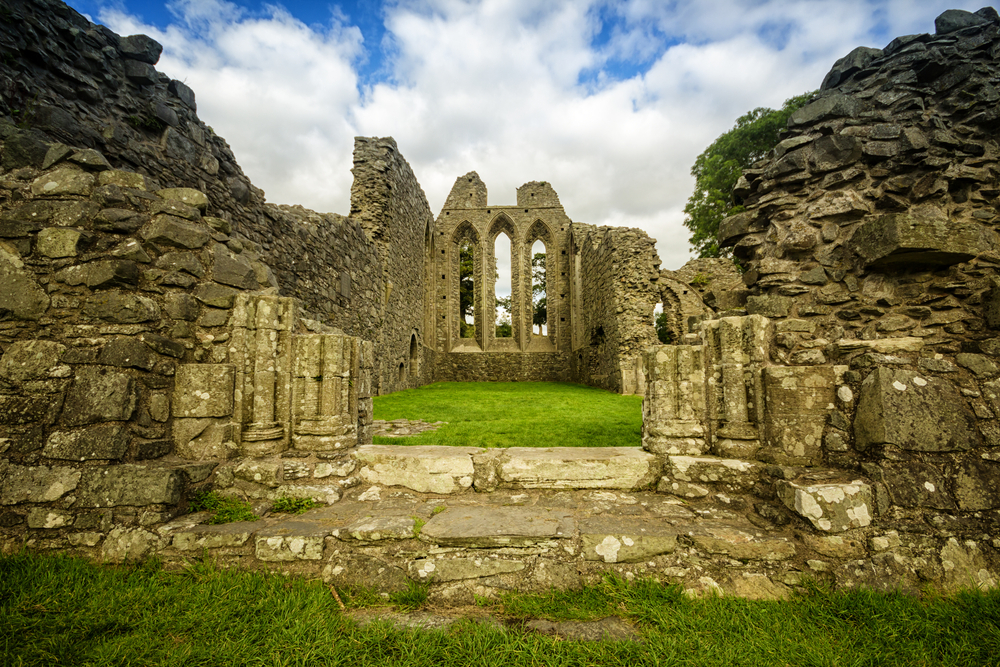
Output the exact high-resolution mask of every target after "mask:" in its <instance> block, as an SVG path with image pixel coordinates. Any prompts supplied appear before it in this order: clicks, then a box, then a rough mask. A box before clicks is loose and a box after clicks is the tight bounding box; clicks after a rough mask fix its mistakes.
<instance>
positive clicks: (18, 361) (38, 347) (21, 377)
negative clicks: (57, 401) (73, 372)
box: [0, 340, 66, 383]
mask: <svg viewBox="0 0 1000 667" xmlns="http://www.w3.org/2000/svg"><path fill="white" fill-rule="evenodd" d="M65 350H66V346H65V345H63V344H61V343H56V342H54V341H48V340H27V341H23V340H20V341H15V342H14V343H11V345H10V347H8V348H7V351H6V352H4V354H3V357H0V378H2V379H4V380H7V381H8V382H14V383H21V382H25V381H27V380H42V379H44V378H46V377H48V375H49V370H50V369H52V368H53V367H54V366H56V365H58V364H59V361H60V359H61V357H62V353H63V352H64V351H65Z"/></svg>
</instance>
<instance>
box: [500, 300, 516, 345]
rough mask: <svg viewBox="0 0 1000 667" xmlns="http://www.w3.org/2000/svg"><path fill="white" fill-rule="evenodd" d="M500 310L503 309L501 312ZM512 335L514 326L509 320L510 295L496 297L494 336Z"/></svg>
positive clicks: (509, 336)
mask: <svg viewBox="0 0 1000 667" xmlns="http://www.w3.org/2000/svg"><path fill="white" fill-rule="evenodd" d="M501 311H504V312H502V313H501ZM513 335H514V327H513V325H511V322H510V297H509V296H498V297H497V314H496V337H497V338H511V337H512V336H513Z"/></svg>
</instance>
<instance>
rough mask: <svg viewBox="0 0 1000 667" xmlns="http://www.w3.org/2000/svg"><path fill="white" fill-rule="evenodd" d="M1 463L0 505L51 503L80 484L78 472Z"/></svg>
mask: <svg viewBox="0 0 1000 667" xmlns="http://www.w3.org/2000/svg"><path fill="white" fill-rule="evenodd" d="M4 464H6V461H5V462H3V463H2V464H0V473H3V474H0V505H16V504H18V503H25V502H27V503H50V502H53V501H55V500H59V499H60V498H62V497H63V496H65V495H66V494H67V493H69V492H70V491H73V490H74V489H76V488H77V485H78V484H79V483H80V471H79V470H74V469H73V468H64V467H60V466H53V467H51V468H48V467H46V466H19V465H8V466H7V469H6V470H4V469H3V465H4Z"/></svg>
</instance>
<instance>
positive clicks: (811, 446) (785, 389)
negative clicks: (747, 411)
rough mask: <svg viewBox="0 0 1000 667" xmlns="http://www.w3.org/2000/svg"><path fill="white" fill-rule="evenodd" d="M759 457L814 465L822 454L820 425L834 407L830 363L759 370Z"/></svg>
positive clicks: (823, 423) (824, 421)
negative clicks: (761, 416)
mask: <svg viewBox="0 0 1000 667" xmlns="http://www.w3.org/2000/svg"><path fill="white" fill-rule="evenodd" d="M762 379H763V383H764V396H765V400H764V405H765V406H766V410H765V413H764V437H765V443H766V444H765V449H764V451H763V452H762V453H761V457H762V459H763V460H766V461H771V462H774V463H782V464H790V465H814V464H816V463H818V462H819V461H820V460H821V458H822V449H823V428H824V426H825V425H826V420H827V415H828V414H829V413H830V411H831V410H833V409H834V392H835V390H836V378H835V377H834V371H833V367H832V366H813V367H786V366H770V367H767V368H765V369H764V371H763V378H762Z"/></svg>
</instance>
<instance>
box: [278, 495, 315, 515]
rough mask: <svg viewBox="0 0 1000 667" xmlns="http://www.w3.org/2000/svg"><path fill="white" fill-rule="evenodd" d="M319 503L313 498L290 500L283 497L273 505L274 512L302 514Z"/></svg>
mask: <svg viewBox="0 0 1000 667" xmlns="http://www.w3.org/2000/svg"><path fill="white" fill-rule="evenodd" d="M318 504H319V503H317V502H316V501H315V500H313V499H312V498H289V497H288V496H282V497H281V498H278V499H276V500H275V501H274V504H273V505H271V511H272V512H284V513H286V514H302V513H303V512H308V511H309V510H311V509H312V508H314V507H316V506H317V505H318Z"/></svg>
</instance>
